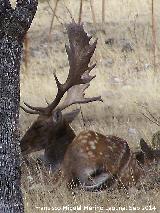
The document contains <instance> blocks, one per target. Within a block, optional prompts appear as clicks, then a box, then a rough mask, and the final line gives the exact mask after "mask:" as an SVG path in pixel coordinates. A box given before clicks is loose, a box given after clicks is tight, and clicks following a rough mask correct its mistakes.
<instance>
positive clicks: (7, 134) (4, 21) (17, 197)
mask: <svg viewBox="0 0 160 213" xmlns="http://www.w3.org/2000/svg"><path fill="white" fill-rule="evenodd" d="M36 9H37V0H17V5H16V7H15V9H13V8H12V7H11V5H10V2H9V0H0V212H1V213H4V212H5V213H9V212H13V213H14V212H16V213H19V212H24V206H23V199H22V192H21V188H20V177H21V173H20V163H21V162H20V146H19V138H20V137H19V102H20V81H19V71H20V60H21V53H22V42H23V38H24V36H25V34H26V32H27V31H28V29H29V27H30V25H31V22H32V20H33V17H34V15H35V12H36Z"/></svg>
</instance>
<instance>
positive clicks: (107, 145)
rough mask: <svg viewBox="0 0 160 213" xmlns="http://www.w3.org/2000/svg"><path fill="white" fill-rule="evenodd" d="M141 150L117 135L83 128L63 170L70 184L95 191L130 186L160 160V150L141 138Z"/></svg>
mask: <svg viewBox="0 0 160 213" xmlns="http://www.w3.org/2000/svg"><path fill="white" fill-rule="evenodd" d="M140 147H141V151H138V152H135V153H134V152H132V151H131V150H130V148H129V146H128V143H127V142H126V141H125V140H123V139H121V138H118V137H116V136H104V135H102V134H99V133H96V132H93V131H83V132H81V133H80V134H79V135H78V136H76V137H75V138H74V140H73V142H72V143H71V144H70V145H69V146H68V148H67V151H66V154H65V156H64V162H63V171H64V175H65V178H66V180H67V183H68V185H69V187H71V188H74V187H75V186H78V187H79V188H83V189H84V190H89V191H94V190H99V189H103V188H106V187H110V186H113V184H115V185H117V186H122V187H126V188H128V187H129V186H132V185H134V184H136V183H137V181H138V180H139V179H140V178H141V177H143V176H144V175H145V168H146V167H149V166H150V165H152V163H153V162H154V161H156V162H158V161H160V150H154V149H152V148H151V147H149V146H148V145H147V143H146V142H145V141H144V140H143V139H141V140H140Z"/></svg>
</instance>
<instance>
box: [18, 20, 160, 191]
mask: <svg viewBox="0 0 160 213" xmlns="http://www.w3.org/2000/svg"><path fill="white" fill-rule="evenodd" d="M67 31H68V36H69V42H70V47H68V46H67V47H66V50H67V54H68V59H69V65H70V70H69V75H68V77H67V80H66V82H65V83H64V84H61V83H60V82H59V80H58V79H57V77H56V75H55V80H56V83H57V87H58V92H57V95H56V98H55V99H54V101H53V102H52V103H51V104H49V105H48V106H47V107H46V108H41V107H32V106H30V105H28V104H26V103H25V105H26V106H27V107H29V108H30V109H25V108H24V107H22V109H24V111H26V112H27V113H31V114H38V115H39V116H38V118H37V120H36V121H35V122H34V123H33V125H32V126H31V127H30V128H29V130H28V131H27V132H26V134H25V135H24V137H23V138H22V140H21V149H22V152H23V153H25V154H28V153H30V152H34V151H38V150H41V149H45V152H44V159H45V161H46V162H48V164H50V165H51V166H52V169H53V170H55V169H57V167H59V166H60V165H61V164H62V170H63V173H64V176H65V178H66V180H67V183H68V185H69V186H70V187H74V186H75V185H77V186H78V187H80V188H83V189H85V190H91V191H93V190H97V189H102V188H105V187H108V186H111V185H113V184H114V183H118V184H120V185H123V186H129V185H132V184H133V183H136V182H137V181H138V180H139V178H140V177H141V176H142V175H143V174H144V170H143V168H142V166H143V165H148V164H149V162H152V161H153V160H156V159H158V158H159V152H160V151H154V150H151V149H150V148H149V147H148V146H147V144H146V143H145V142H144V141H142V140H141V148H142V151H140V152H138V153H133V152H132V151H131V150H130V148H129V146H128V143H127V142H126V141H125V140H123V139H121V138H118V137H116V136H104V135H102V134H100V133H96V132H93V131H83V132H81V133H80V134H79V135H78V136H76V135H75V133H74V131H73V130H72V128H71V127H70V125H69V124H70V122H71V121H72V120H73V119H74V118H75V116H76V115H77V114H78V112H79V111H78V110H76V111H72V112H71V113H68V114H66V113H65V114H62V111H63V110H64V109H66V108H67V107H69V106H71V105H73V104H76V103H89V102H93V101H101V97H100V96H99V97H94V98H84V91H85V89H86V88H87V87H88V86H89V82H90V81H91V80H92V79H93V78H94V77H95V76H90V75H89V73H90V71H91V70H92V69H93V68H94V66H95V65H93V66H92V67H88V64H89V62H90V59H91V57H92V55H93V53H94V50H95V48H96V42H94V43H93V44H92V45H90V43H89V41H90V39H91V38H90V37H88V36H87V34H86V33H85V32H84V29H83V27H82V25H77V24H75V23H72V24H70V25H68V27H67ZM66 92H67V96H66V98H65V100H64V102H63V103H61V104H60V101H61V99H62V97H63V96H64V94H65V93H66Z"/></svg>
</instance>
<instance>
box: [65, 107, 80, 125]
mask: <svg viewBox="0 0 160 213" xmlns="http://www.w3.org/2000/svg"><path fill="white" fill-rule="evenodd" d="M79 112H80V109H76V110H73V111H72V112H69V113H65V114H64V115H63V118H64V120H65V121H67V122H68V123H72V121H73V120H74V119H75V117H76V116H77V115H78V114H79Z"/></svg>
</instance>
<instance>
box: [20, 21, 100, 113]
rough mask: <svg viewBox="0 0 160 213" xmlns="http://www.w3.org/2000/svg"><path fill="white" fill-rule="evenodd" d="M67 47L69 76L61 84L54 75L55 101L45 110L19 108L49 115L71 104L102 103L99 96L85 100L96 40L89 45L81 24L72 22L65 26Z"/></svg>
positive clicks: (31, 107) (89, 38) (91, 77)
mask: <svg viewBox="0 0 160 213" xmlns="http://www.w3.org/2000/svg"><path fill="white" fill-rule="evenodd" d="M67 33H68V38H69V46H67V45H66V52H67V55H68V60H69V66H70V69H69V74H68V77H67V80H66V82H65V83H64V84H61V83H60V82H59V80H58V78H57V76H56V74H54V78H55V81H56V84H57V88H58V92H57V95H56V97H55V99H54V100H53V101H52V102H51V103H50V104H49V105H48V106H47V107H45V108H43V107H33V106H30V105H29V104H27V103H24V104H25V105H26V106H27V107H28V108H29V109H26V108H24V107H22V106H21V108H22V109H23V110H24V111H25V112H27V113H30V114H45V115H50V114H51V113H52V111H53V110H55V109H60V110H63V109H65V108H67V107H68V106H71V105H73V104H77V103H78V104H81V103H89V102H93V101H102V99H101V96H98V97H92V98H85V97H84V95H85V90H86V89H87V88H88V87H89V85H90V84H89V83H90V81H91V80H92V79H93V78H95V77H96V76H95V75H94V76H91V75H90V72H91V70H92V69H93V68H94V67H95V66H96V64H94V65H92V66H91V67H89V66H88V65H89V63H90V59H91V57H92V55H93V53H94V51H95V49H96V44H97V40H96V41H95V42H94V43H93V44H90V40H91V38H92V37H88V36H87V34H86V33H85V31H84V28H83V25H82V24H76V23H75V22H74V21H73V22H72V23H71V24H69V25H67ZM66 92H67V96H66V98H65V100H64V102H63V103H62V104H60V105H59V103H60V101H61V99H62V97H63V96H64V94H65V93H66Z"/></svg>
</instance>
